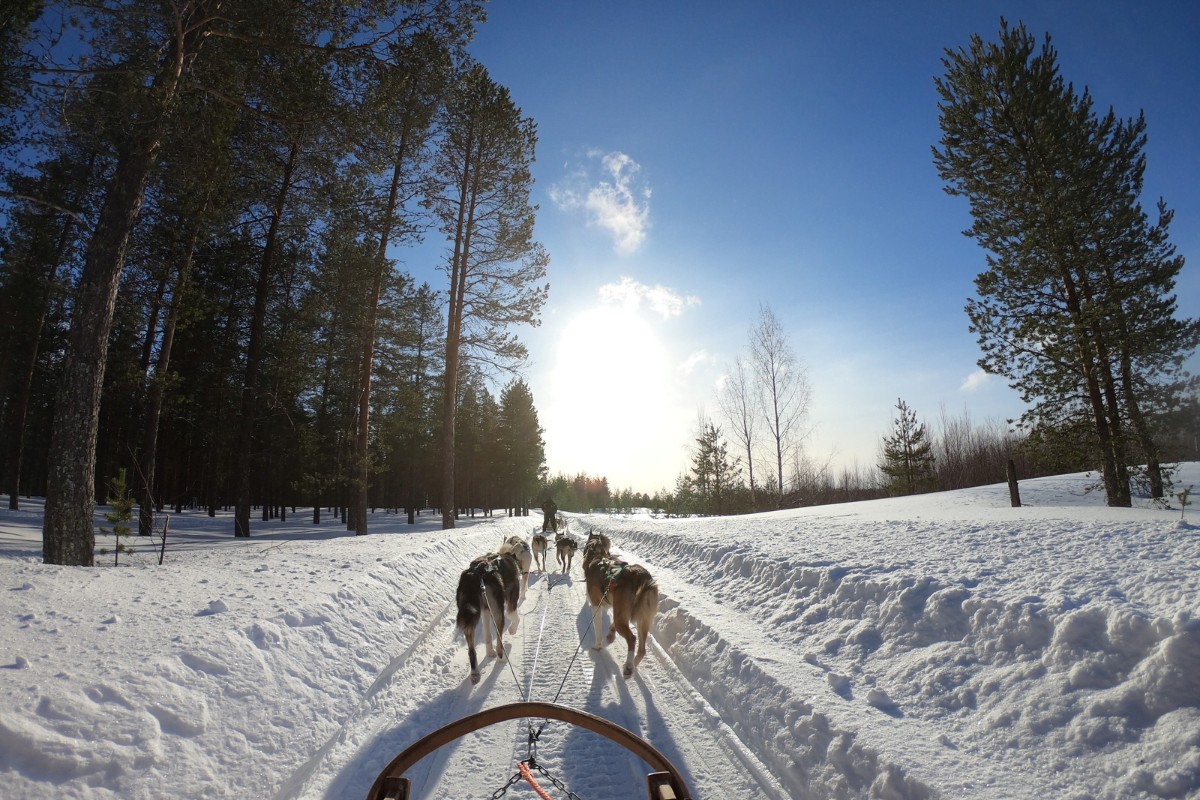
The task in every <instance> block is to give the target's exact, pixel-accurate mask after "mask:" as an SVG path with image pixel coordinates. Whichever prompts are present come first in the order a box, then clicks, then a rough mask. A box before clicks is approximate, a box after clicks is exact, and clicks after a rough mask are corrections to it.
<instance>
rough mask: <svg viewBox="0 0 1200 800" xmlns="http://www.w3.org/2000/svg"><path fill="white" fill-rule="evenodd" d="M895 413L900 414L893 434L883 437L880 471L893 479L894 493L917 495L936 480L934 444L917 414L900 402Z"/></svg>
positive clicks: (894, 425) (893, 424) (890, 485)
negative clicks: (918, 419) (919, 421)
mask: <svg viewBox="0 0 1200 800" xmlns="http://www.w3.org/2000/svg"><path fill="white" fill-rule="evenodd" d="M896 410H897V411H898V412H899V414H898V416H896V417H895V418H894V419H893V420H892V435H891V436H885V437H883V447H882V449H881V453H880V462H879V469H880V471H881V472H883V474H884V475H887V476H888V478H890V479H891V480H890V482H889V485H888V490H889V491H890V492H891V494H916V493H917V492H918V491H923V490H925V489H927V488H929V487H930V486H931V485H932V484H933V482H934V481H935V480H936V476H935V474H934V471H933V465H934V462H933V445H932V443H931V441H930V438H929V434H928V433H927V432H926V430H925V423H923V422H921V423H918V422H917V412H916V411H913V410H912V409H911V408H909V407H908V404H907V403H905V402H904V401H903V400H899V399H897V400H896Z"/></svg>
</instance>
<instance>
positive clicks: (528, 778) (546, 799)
mask: <svg viewBox="0 0 1200 800" xmlns="http://www.w3.org/2000/svg"><path fill="white" fill-rule="evenodd" d="M517 769H519V770H520V771H521V777H522V778H524V779H525V782H526V783H528V784H529V785H530V786H532V787H533V790H534V791H535V792H537V793H538V797H540V798H542V800H552V798H551V797H550V795H548V794H546V790H545V789H543V788H542V787H540V786H538V783H537V781H535V780H534V779H533V772H532V771H530V769H529V765H528V764H526V763H525V762H524V761H522V762H520V763H519V764H517Z"/></svg>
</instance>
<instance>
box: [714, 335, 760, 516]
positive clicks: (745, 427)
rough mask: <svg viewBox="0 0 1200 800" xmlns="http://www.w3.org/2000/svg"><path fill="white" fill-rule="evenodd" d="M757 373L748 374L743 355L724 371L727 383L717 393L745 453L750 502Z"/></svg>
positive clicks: (755, 430) (756, 440)
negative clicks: (755, 377)
mask: <svg viewBox="0 0 1200 800" xmlns="http://www.w3.org/2000/svg"><path fill="white" fill-rule="evenodd" d="M755 398H756V396H755V385H754V376H753V375H751V374H749V373H748V371H747V368H746V362H745V361H744V360H743V359H742V357H741V356H738V357H737V358H735V359H734V360H733V365H732V366H731V367H729V368H728V369H727V370H726V372H725V382H724V383H723V384H722V385H721V388H720V391H718V392H717V404H718V405H719V406H720V408H721V414H722V415H724V417H725V420H726V421H727V422H728V423H729V430H730V435H731V436H732V437H733V439H734V440H735V441H736V442H737V443H738V446H739V447H741V449H742V450H744V451H745V453H746V472H747V474H748V475H749V478H750V505H751V506H752V507H757V505H756V504H755V502H754V445H755V444H756V443H757V442H758V409H757V407H756V402H757V401H756V399H755Z"/></svg>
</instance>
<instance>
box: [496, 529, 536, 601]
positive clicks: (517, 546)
mask: <svg viewBox="0 0 1200 800" xmlns="http://www.w3.org/2000/svg"><path fill="white" fill-rule="evenodd" d="M497 552H499V553H500V554H501V555H504V554H505V553H512V555H513V557H514V558H516V559H517V564H519V565H520V567H521V599H520V601H519V602H524V601H525V590H526V589H527V588H528V587H529V567H530V566H532V564H533V551H532V550H530V549H529V544H528V542H526V541H525V540H524V539H522V538H521V537H520V536H510V537H508V538H507V539H505V540H504V544H502V545H500V549H499V550H498V551H497Z"/></svg>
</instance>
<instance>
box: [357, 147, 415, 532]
mask: <svg viewBox="0 0 1200 800" xmlns="http://www.w3.org/2000/svg"><path fill="white" fill-rule="evenodd" d="M407 144H408V125H405V126H404V130H403V131H402V133H401V134H400V146H399V147H398V148H397V149H396V163H395V167H394V168H393V169H392V189H391V193H390V194H389V195H388V205H387V210H386V211H385V212H384V215H383V224H382V226H381V228H380V232H379V253H378V255H377V256H376V262H377V263H376V267H375V283H374V286H373V288H372V292H371V299H370V304H369V307H368V309H367V322H366V325H365V327H364V329H363V352H362V363H361V367H362V368H361V372H360V376H359V385H358V390H359V394H358V446H357V449H356V452H355V457H356V460H357V462H358V463H357V465H356V466H357V468H356V470H355V471H356V473H357V476H356V478H357V483H356V486H355V489H356V492H355V498H354V508H355V511H354V532H355V535H357V536H362V535H364V534H366V533H367V491H368V488H369V487H368V480H369V478H370V475H369V471H370V470H369V466H370V460H369V459H368V457H367V455H368V454H367V443H368V436H367V434H368V433H369V430H370V428H369V426H368V422H369V421H370V420H369V416H370V413H371V368H372V363H373V361H374V359H375V325H376V322H377V320H378V316H379V294H380V291H381V290H382V287H383V272H384V270H385V269H386V268H387V246H388V240H389V239H391V237H392V221H393V220H394V219H395V215H396V200H397V198H398V197H399V195H400V175H401V171H402V168H403V166H404V149H405V146H406V145H407Z"/></svg>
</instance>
